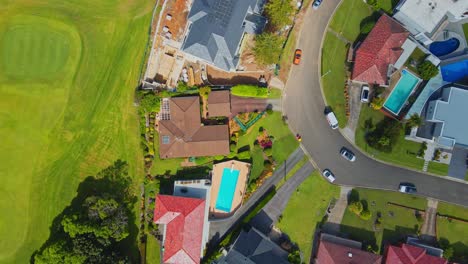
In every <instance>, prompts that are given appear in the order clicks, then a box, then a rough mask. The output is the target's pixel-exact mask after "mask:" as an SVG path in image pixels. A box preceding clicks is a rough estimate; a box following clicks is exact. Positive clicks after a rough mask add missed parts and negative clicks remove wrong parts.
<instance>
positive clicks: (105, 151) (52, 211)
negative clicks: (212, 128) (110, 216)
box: [0, 0, 155, 263]
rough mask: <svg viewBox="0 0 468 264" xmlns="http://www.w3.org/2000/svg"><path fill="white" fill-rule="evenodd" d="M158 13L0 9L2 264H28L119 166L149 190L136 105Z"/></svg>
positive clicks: (38, 6) (110, 2)
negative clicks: (85, 183)
mask: <svg viewBox="0 0 468 264" xmlns="http://www.w3.org/2000/svg"><path fill="white" fill-rule="evenodd" d="M154 4H155V2H154V1H149V0H120V1H118V0H66V1H63V0H14V1H13V0H0V139H1V147H0V160H1V162H0V197H1V199H0V238H1V239H0V263H28V262H29V261H30V258H31V255H32V254H33V252H34V251H36V250H38V249H39V247H41V245H42V244H43V243H44V242H45V240H46V239H47V237H48V236H49V232H50V230H49V228H50V226H51V224H52V220H53V219H54V218H55V217H56V216H57V215H58V214H59V213H60V212H61V211H62V210H63V209H64V208H65V207H66V206H67V205H69V203H70V201H71V200H72V199H73V197H74V196H75V195H76V191H77V187H78V184H79V183H80V181H82V180H83V179H84V178H86V177H87V176H89V175H94V174H96V173H97V172H98V171H100V170H102V169H103V168H105V167H106V166H109V165H110V164H112V163H113V162H114V161H115V160H117V159H122V160H125V161H127V162H128V163H129V164H130V174H131V175H132V176H133V177H134V179H135V180H134V184H135V185H136V186H137V184H138V182H139V181H142V180H143V161H142V160H143V157H142V151H141V150H140V147H139V145H140V142H139V140H140V139H139V131H138V130H139V126H138V117H137V113H136V109H135V107H134V101H133V98H134V89H135V87H136V85H137V84H138V78H139V74H140V71H141V65H142V61H143V59H144V58H143V57H144V54H145V49H146V45H147V41H148V27H149V24H150V21H151V14H152V11H153V7H154Z"/></svg>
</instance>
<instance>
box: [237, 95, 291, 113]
mask: <svg viewBox="0 0 468 264" xmlns="http://www.w3.org/2000/svg"><path fill="white" fill-rule="evenodd" d="M268 107H271V109H273V110H275V111H281V110H282V109H281V100H280V99H258V98H250V97H240V96H235V95H231V115H232V116H235V115H237V114H238V113H247V112H254V111H264V110H266V109H267V108H268Z"/></svg>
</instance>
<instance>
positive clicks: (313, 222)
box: [277, 171, 340, 263]
mask: <svg viewBox="0 0 468 264" xmlns="http://www.w3.org/2000/svg"><path fill="white" fill-rule="evenodd" d="M298 190H299V191H298V192H295V193H293V194H292V195H291V198H290V199H289V202H288V205H287V206H286V209H285V210H284V212H283V218H282V219H281V221H280V222H279V223H278V224H277V226H278V227H279V228H280V229H281V231H283V232H284V233H286V234H287V235H288V236H289V237H290V238H291V240H292V241H293V242H295V243H297V245H298V246H299V249H300V250H301V252H302V254H303V256H304V260H305V261H306V263H308V261H309V259H310V255H311V253H312V252H311V251H312V239H313V235H314V233H315V228H316V226H317V224H318V223H319V222H320V221H321V220H322V218H323V216H324V215H325V210H326V209H327V206H328V203H329V202H330V200H331V199H332V198H333V197H334V198H338V196H339V193H340V191H339V190H340V189H339V187H338V186H335V185H332V184H329V183H328V182H327V181H325V180H324V179H323V178H322V176H320V173H319V172H318V171H315V172H313V173H312V175H311V176H310V177H308V178H307V179H306V180H305V181H304V182H303V183H302V184H301V185H300V186H299V188H298Z"/></svg>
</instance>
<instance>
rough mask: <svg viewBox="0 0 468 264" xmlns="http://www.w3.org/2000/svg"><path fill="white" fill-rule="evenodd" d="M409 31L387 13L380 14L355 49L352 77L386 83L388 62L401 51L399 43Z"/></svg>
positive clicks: (394, 58)
mask: <svg viewBox="0 0 468 264" xmlns="http://www.w3.org/2000/svg"><path fill="white" fill-rule="evenodd" d="M408 36H409V33H408V32H407V31H406V30H405V29H404V28H403V27H402V26H401V25H400V24H398V23H397V22H396V21H395V20H393V19H392V18H391V17H389V16H388V15H385V14H384V15H382V16H381V17H380V18H379V20H378V21H377V23H376V24H375V26H374V28H373V29H372V31H371V32H370V33H369V35H368V36H367V37H366V39H365V40H364V42H363V43H362V44H361V46H359V48H358V49H357V51H356V59H355V62H354V68H353V74H352V79H353V80H355V81H361V82H367V83H371V84H372V83H377V84H381V85H382V84H386V83H387V70H388V66H389V64H394V63H395V62H396V61H397V60H398V58H399V57H400V56H401V54H402V53H403V49H402V48H401V45H403V43H404V42H405V40H406V39H407V38H408Z"/></svg>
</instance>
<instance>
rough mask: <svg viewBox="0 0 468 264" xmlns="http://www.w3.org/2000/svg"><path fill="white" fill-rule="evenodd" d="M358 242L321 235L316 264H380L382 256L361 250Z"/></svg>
mask: <svg viewBox="0 0 468 264" xmlns="http://www.w3.org/2000/svg"><path fill="white" fill-rule="evenodd" d="M361 248H362V244H361V243H360V242H357V241H354V240H350V239H344V238H341V237H337V236H333V235H330V234H325V233H322V234H321V236H320V241H319V246H318V250H317V255H316V257H315V263H316V264H354V263H359V264H380V263H382V256H380V255H376V254H373V253H370V252H367V251H364V250H362V249H361Z"/></svg>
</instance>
